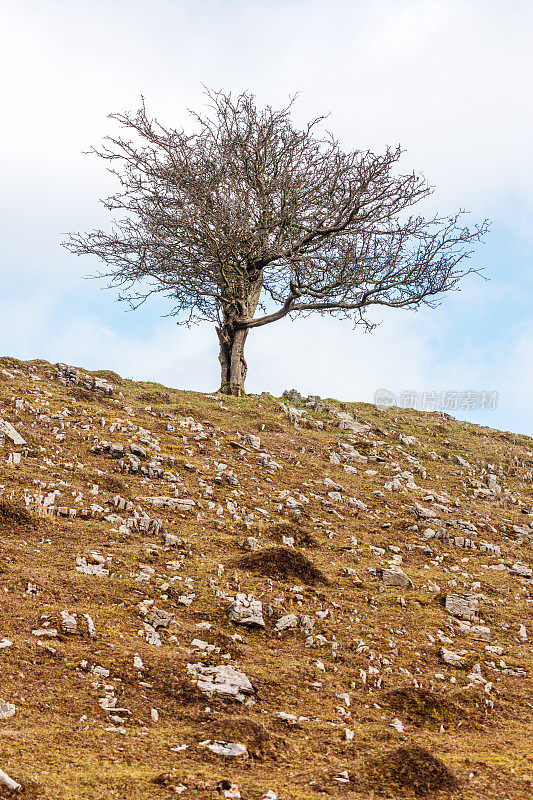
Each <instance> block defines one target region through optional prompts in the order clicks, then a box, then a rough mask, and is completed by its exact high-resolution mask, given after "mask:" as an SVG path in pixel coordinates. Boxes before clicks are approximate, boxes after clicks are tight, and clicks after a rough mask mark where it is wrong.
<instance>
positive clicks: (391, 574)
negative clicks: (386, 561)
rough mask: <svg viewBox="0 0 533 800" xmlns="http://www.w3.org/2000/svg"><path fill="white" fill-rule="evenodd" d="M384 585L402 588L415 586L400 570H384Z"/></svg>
mask: <svg viewBox="0 0 533 800" xmlns="http://www.w3.org/2000/svg"><path fill="white" fill-rule="evenodd" d="M383 583H384V584H385V586H402V587H405V588H408V587H411V586H412V585H413V581H412V580H411V578H410V577H409V576H408V575H406V574H405V572H403V571H402V570H401V569H399V568H394V569H393V568H391V569H384V570H383Z"/></svg>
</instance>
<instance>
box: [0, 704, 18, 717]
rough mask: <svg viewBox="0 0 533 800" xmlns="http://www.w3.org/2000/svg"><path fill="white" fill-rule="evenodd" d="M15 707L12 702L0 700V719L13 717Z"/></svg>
mask: <svg viewBox="0 0 533 800" xmlns="http://www.w3.org/2000/svg"><path fill="white" fill-rule="evenodd" d="M16 711H17V709H16V708H15V706H14V705H13V703H6V701H5V700H0V719H9V717H13V716H14V715H15V713H16Z"/></svg>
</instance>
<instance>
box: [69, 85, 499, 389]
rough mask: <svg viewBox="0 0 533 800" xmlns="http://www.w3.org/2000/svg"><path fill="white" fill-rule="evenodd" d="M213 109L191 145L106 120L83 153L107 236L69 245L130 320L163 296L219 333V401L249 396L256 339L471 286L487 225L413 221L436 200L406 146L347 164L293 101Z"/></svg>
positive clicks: (195, 118) (215, 102) (241, 99)
mask: <svg viewBox="0 0 533 800" xmlns="http://www.w3.org/2000/svg"><path fill="white" fill-rule="evenodd" d="M207 94H208V98H209V101H210V102H209V106H208V109H207V111H206V113H205V114H200V113H197V112H190V113H191V116H192V122H193V127H194V128H195V129H194V130H193V131H192V132H185V131H184V130H182V129H174V128H170V127H165V126H163V125H162V124H161V123H159V122H158V121H157V120H155V119H152V118H151V117H150V116H149V115H148V112H147V110H146V106H145V103H144V100H143V102H142V105H141V107H140V108H139V109H138V111H136V112H134V113H120V114H112V115H111V118H112V119H113V120H115V121H116V122H118V123H119V125H120V126H121V127H122V129H123V131H125V133H124V135H122V136H109V137H107V138H105V139H104V142H103V145H102V147H101V148H99V149H97V148H93V150H92V152H94V153H96V154H97V155H98V156H99V157H101V158H103V159H105V160H106V161H107V162H109V169H110V171H111V172H112V173H113V174H114V175H115V176H116V178H117V180H118V184H119V187H118V190H117V192H116V193H115V194H114V195H112V196H111V197H108V198H107V199H106V200H104V204H105V206H106V208H108V209H109V210H110V211H112V212H113V214H114V221H113V223H112V225H111V228H110V230H108V231H103V230H95V231H92V232H90V233H87V234H80V233H77V234H72V235H71V237H70V238H69V240H68V242H66V246H67V247H68V248H69V249H70V250H71V251H72V252H74V253H77V254H92V255H96V256H97V257H98V258H99V259H101V261H103V262H104V264H105V265H106V270H105V271H103V272H101V273H99V274H100V275H101V276H103V277H107V278H108V279H109V280H110V285H112V286H117V287H120V297H121V298H122V299H126V300H127V301H128V302H129V303H130V304H131V305H132V306H133V307H136V306H138V305H139V304H141V303H143V302H144V301H145V300H146V299H147V298H148V297H149V296H151V295H152V294H154V293H162V294H163V295H164V296H166V297H168V298H169V299H170V301H171V304H172V305H171V312H170V313H172V314H175V315H177V317H178V321H179V322H182V323H187V322H190V321H193V320H209V321H211V322H214V323H215V327H216V330H217V334H218V339H219V345H220V356H219V359H220V363H221V371H222V375H221V388H222V390H223V391H226V392H231V393H232V394H234V395H239V394H241V393H242V391H243V387H244V380H245V377H246V370H247V367H246V361H245V359H244V344H245V341H246V338H247V336H248V333H249V331H250V330H251V329H253V328H257V327H260V326H263V325H267V324H270V323H272V322H275V321H277V320H279V319H282V318H283V317H285V316H288V315H289V316H292V317H294V316H296V315H302V314H308V313H313V312H315V313H319V314H333V315H337V316H343V317H349V318H351V319H352V320H353V321H354V323H355V324H362V325H365V326H366V327H373V322H372V320H371V319H370V317H369V311H370V310H371V309H372V308H373V307H375V306H386V307H393V308H416V307H418V306H420V305H423V304H424V305H428V306H433V305H435V304H436V303H437V302H438V300H439V298H440V297H441V296H442V295H443V293H445V292H447V291H450V290H452V289H455V288H456V287H457V285H458V283H459V281H460V280H461V279H462V278H463V277H464V276H465V275H467V274H468V273H470V272H475V271H477V270H476V269H474V268H472V267H469V266H468V264H467V262H466V259H467V258H468V256H469V255H470V254H471V252H472V246H473V244H474V243H475V242H476V241H478V240H479V239H480V238H481V237H482V235H483V234H484V233H485V231H486V229H487V224H486V222H484V223H482V224H480V225H474V226H473V227H472V228H469V227H467V226H465V225H464V224H463V222H462V219H463V212H460V211H459V212H457V213H454V214H452V215H450V216H447V217H438V216H434V217H429V218H426V217H424V216H422V215H421V214H420V213H417V211H416V209H415V207H416V205H417V204H419V203H420V202H421V201H423V200H424V199H425V198H427V197H428V196H429V195H430V194H431V193H432V191H433V189H432V188H431V187H430V186H429V185H428V184H427V182H426V181H425V179H424V178H423V177H421V176H420V175H417V174H416V173H409V174H400V173H399V172H398V171H397V164H398V161H399V160H400V157H401V149H400V148H399V147H396V148H387V149H386V150H385V151H384V152H383V153H381V154H375V153H372V152H370V151H360V150H353V151H349V152H344V151H343V150H342V149H341V147H340V144H339V142H338V141H337V140H336V139H335V137H334V136H333V135H332V134H330V133H325V134H320V130H321V128H322V127H323V125H322V123H323V122H324V117H319V118H317V119H314V120H313V121H311V122H309V123H308V124H307V125H306V126H305V127H304V128H303V129H301V130H299V129H297V128H296V127H295V126H294V124H293V122H292V121H291V108H292V102H291V103H290V104H289V105H288V106H286V107H285V108H282V109H280V110H274V109H272V108H271V107H270V106H266V107H265V108H258V107H257V105H256V101H255V98H254V96H253V95H252V94H250V93H243V94H240V95H238V96H237V97H233V96H232V95H231V94H230V93H225V92H207Z"/></svg>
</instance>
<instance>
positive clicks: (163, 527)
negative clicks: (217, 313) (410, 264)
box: [0, 358, 533, 800]
mask: <svg viewBox="0 0 533 800" xmlns="http://www.w3.org/2000/svg"><path fill="white" fill-rule="evenodd" d="M0 460H1V472H0V543H1V549H0V593H1V598H2V602H1V604H0V677H1V680H0V768H1V770H3V772H2V771H1V770H0V796H6V797H7V796H11V794H12V790H11V789H10V788H9V786H11V787H12V788H13V787H15V790H16V792H17V793H18V795H19V796H23V797H28V798H47V799H50V800H52V798H53V799H54V800H56V799H57V800H59V798H61V799H62V800H74V799H75V798H87V799H89V798H91V800H97V799H98V800H101V799H102V798H105V799H106V800H107V799H108V798H124V799H126V798H128V800H130V799H131V800H141V798H142V799H143V800H145V799H146V798H170V797H175V796H176V795H183V798H184V799H185V800H187V799H188V798H191V799H192V798H211V797H213V798H214V797H219V798H220V797H225V798H239V797H241V798H243V800H244V799H249V800H261V799H262V798H264V800H275V798H279V800H290V798H295V799H296V798H298V799H300V800H303V799H304V798H305V799H306V800H307V799H308V798H316V797H317V796H321V795H330V796H333V797H350V798H352V797H353V798H363V797H364V798H367V797H376V796H385V797H398V796H413V795H424V794H429V795H435V796H438V797H454V798H455V797H457V798H458V797H465V798H466V797H474V798H482V797H483V798H485V799H486V800H491V799H492V798H494V799H495V800H496V798H497V799H498V800H504V799H505V798H509V800H515V798H525V797H529V796H531V786H532V784H531V738H530V733H531V726H530V721H531V719H532V710H533V698H532V697H531V684H530V679H531V671H532V667H533V663H532V646H531V641H532V638H533V625H532V623H531V605H530V603H531V592H532V577H531V576H532V571H531V566H530V548H531V542H532V539H533V505H532V503H533V496H532V490H533V440H531V439H530V438H529V437H526V436H520V435H513V434H509V433H502V432H499V431H495V430H491V429H489V428H482V427H479V426H476V425H472V424H469V423H464V422H458V421H456V420H453V419H452V418H449V417H445V416H443V415H440V414H437V413H421V412H416V411H412V410H407V409H397V408H391V409H387V410H379V409H377V408H375V407H374V406H371V405H365V404H340V403H338V402H335V401H329V400H328V401H326V400H321V399H320V398H316V397H315V398H308V399H307V400H302V399H301V398H300V397H299V396H298V395H297V393H289V397H285V398H282V399H281V400H280V399H276V398H273V397H271V396H270V395H266V394H264V395H261V396H248V397H245V398H241V399H238V400H237V399H233V398H228V397H225V396H222V395H218V394H213V395H206V394H199V393H193V392H181V391H175V390H173V389H168V388H166V387H162V386H159V385H156V384H150V383H135V382H133V381H129V380H124V379H122V378H120V377H119V376H118V375H115V374H114V373H105V372H100V373H94V372H88V371H80V370H75V369H72V368H68V367H65V366H64V365H59V366H57V365H51V364H49V363H47V362H44V361H29V362H20V361H17V360H16V359H12V358H3V359H0ZM10 780H11V783H10ZM17 785H19V786H20V788H19V789H16V787H17ZM2 786H3V788H2ZM2 793H3V794H2Z"/></svg>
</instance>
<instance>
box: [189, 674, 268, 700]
mask: <svg viewBox="0 0 533 800" xmlns="http://www.w3.org/2000/svg"><path fill="white" fill-rule="evenodd" d="M187 672H188V673H189V675H191V677H192V680H193V683H195V684H196V687H197V688H198V689H199V690H200V691H201V692H203V693H204V694H206V695H207V696H208V697H213V695H217V694H218V695H222V697H227V698H234V699H235V700H237V701H238V702H240V703H244V701H245V699H246V695H253V694H254V693H255V690H254V688H253V686H252V684H251V683H250V681H249V679H248V678H247V677H246V675H245V674H244V672H241V671H240V670H238V669H237V668H236V667H233V666H231V665H230V664H221V665H220V666H218V667H207V666H205V664H188V665H187Z"/></svg>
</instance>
